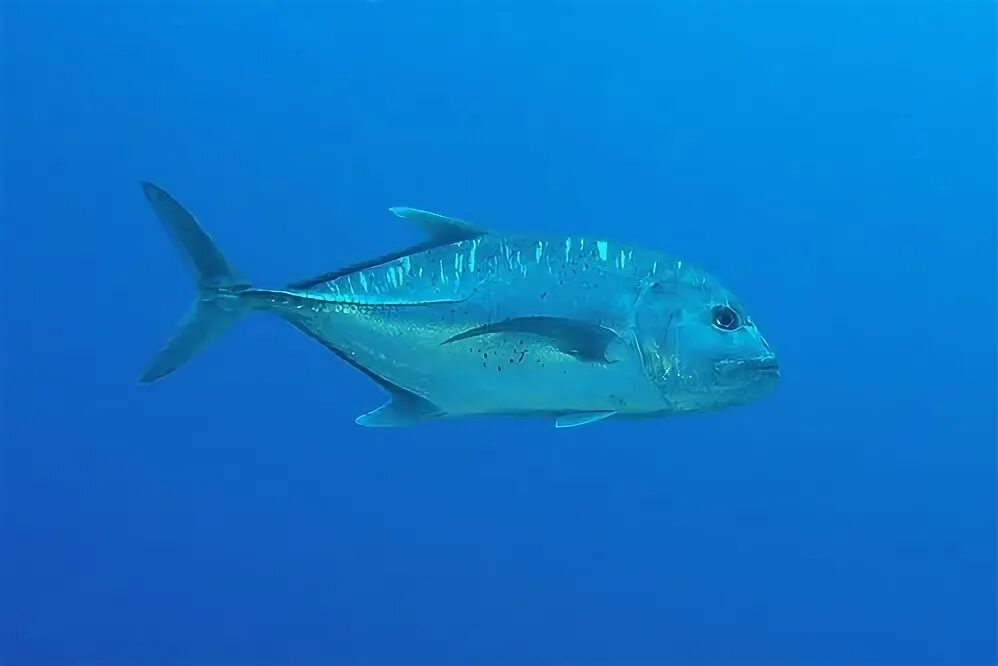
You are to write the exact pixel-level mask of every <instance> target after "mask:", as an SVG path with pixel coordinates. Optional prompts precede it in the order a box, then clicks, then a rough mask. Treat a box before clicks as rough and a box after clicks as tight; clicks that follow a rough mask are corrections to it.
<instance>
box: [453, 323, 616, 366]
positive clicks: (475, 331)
mask: <svg viewBox="0 0 998 666" xmlns="http://www.w3.org/2000/svg"><path fill="white" fill-rule="evenodd" d="M489 333H520V334H529V335H537V336H540V337H543V338H546V339H548V340H549V341H550V342H551V344H552V345H553V346H554V347H555V348H556V349H558V350H559V351H561V352H562V353H565V354H569V355H570V356H575V357H576V358H578V359H579V360H580V361H589V362H594V363H613V362H615V361H616V360H617V359H615V358H614V356H615V353H613V352H612V351H611V347H616V346H617V345H616V344H615V343H617V342H618V341H620V336H618V335H617V333H616V332H615V331H613V330H612V329H609V328H606V327H605V326H599V325H597V324H590V323H589V322H585V321H579V320H576V319H566V318H563V317H515V318H513V319H505V320H503V321H500V322H496V323H494V324H486V325H484V326H478V327H476V328H471V329H468V330H467V331H463V332H461V333H458V334H457V335H454V336H452V337H450V338H448V339H447V340H444V342H442V343H441V344H449V343H451V342H457V341H459V340H467V339H468V338H474V337H478V336H480V335H486V334H489Z"/></svg>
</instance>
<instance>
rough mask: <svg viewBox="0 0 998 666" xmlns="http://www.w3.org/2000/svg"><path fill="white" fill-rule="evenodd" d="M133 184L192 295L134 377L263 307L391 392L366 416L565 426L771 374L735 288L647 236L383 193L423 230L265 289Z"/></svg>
mask: <svg viewBox="0 0 998 666" xmlns="http://www.w3.org/2000/svg"><path fill="white" fill-rule="evenodd" d="M141 187H142V190H143V192H144V194H145V197H146V199H147V200H148V202H149V203H150V205H151V206H152V209H153V211H154V212H155V214H156V217H157V218H158V219H159V221H160V222H161V224H162V227H163V228H164V229H165V230H166V232H167V235H168V236H169V237H170V239H171V240H172V241H173V244H174V245H175V246H176V248H177V250H178V251H179V254H180V255H181V257H182V258H183V260H184V262H185V263H186V264H187V266H188V268H189V270H190V272H191V274H192V275H193V277H194V280H195V284H196V287H197V296H196V298H195V300H194V303H193V304H192V305H191V307H190V309H189V311H188V312H187V314H186V316H184V318H183V319H182V320H181V321H180V323H179V325H178V327H177V331H176V333H175V334H174V336H173V338H172V339H171V340H170V341H169V342H168V343H167V344H166V346H165V347H164V348H163V349H162V350H161V351H160V352H159V353H158V354H157V355H156V356H155V357H154V359H153V361H152V363H151V364H150V365H149V366H148V367H147V369H146V370H145V372H143V373H142V375H141V376H140V377H139V381H140V383H150V382H153V381H156V380H159V379H161V378H163V377H165V376H167V375H169V374H170V373H172V372H173V371H174V370H176V369H177V368H179V367H180V366H181V365H183V364H185V363H186V362H187V361H189V360H190V359H192V358H193V357H194V356H196V355H197V354H198V353H199V352H200V351H202V350H203V349H204V348H205V346H206V345H208V343H210V342H211V341H213V340H215V339H216V338H218V337H220V336H221V335H222V334H223V333H225V332H226V331H228V330H229V329H230V328H231V327H232V326H233V325H234V324H235V323H236V322H237V321H239V320H240V319H242V318H243V317H244V316H246V315H248V314H251V313H255V312H261V313H270V314H273V315H277V316H278V317H280V318H282V319H284V320H285V321H287V322H288V323H289V324H291V325H292V326H294V327H295V328H297V329H298V330H299V331H301V332H302V333H304V334H305V335H307V336H309V337H310V338H312V339H314V340H315V341H317V342H318V343H319V344H321V345H322V346H323V347H325V348H326V349H327V350H329V351H330V352H332V353H333V354H335V355H336V356H338V357H339V358H340V359H342V360H343V361H345V362H346V363H347V364H349V365H350V366H352V367H353V368H355V369H356V370H357V371H359V372H360V373H361V374H363V375H366V376H367V377H368V378H369V379H371V380H372V381H373V382H375V383H376V384H377V385H378V386H380V387H381V388H382V389H383V390H384V391H385V393H386V394H387V401H386V402H385V403H384V404H382V405H380V406H378V407H376V408H374V409H373V410H371V411H369V412H367V413H365V414H362V415H360V416H358V417H357V418H356V420H355V422H356V423H357V424H358V425H361V426H367V427H402V426H412V425H417V424H423V423H427V422H432V421H440V420H445V419H454V418H461V417H475V416H519V417H531V416H533V417H543V418H550V419H552V420H553V421H554V425H555V426H556V427H558V428H570V427H577V426H583V425H588V424H593V423H596V422H599V421H603V420H605V419H608V418H610V417H613V418H614V419H623V418H643V417H659V416H666V415H673V414H682V413H696V412H708V411H716V410H719V409H724V408H728V407H732V406H735V405H743V404H747V403H749V402H753V401H755V400H757V399H760V398H762V397H763V396H765V395H767V394H769V393H771V392H772V391H773V390H774V389H775V388H776V386H777V385H778V379H779V376H780V373H779V364H778V362H777V356H776V353H775V352H774V351H773V349H772V348H771V346H770V344H769V343H768V342H767V341H766V339H765V338H764V337H763V336H762V334H761V332H760V331H759V329H758V327H757V326H756V324H755V322H754V321H753V320H752V318H751V316H750V315H749V314H748V313H747V312H746V310H745V308H744V307H743V305H742V304H741V303H740V301H739V300H738V299H737V298H736V297H735V296H734V294H733V293H732V292H730V291H729V290H728V289H727V288H725V287H724V286H722V285H721V284H720V283H719V282H718V281H717V280H716V279H715V278H713V277H712V276H711V275H709V274H708V273H706V272H704V271H703V270H701V269H700V268H698V267H696V266H694V265H692V264H690V263H687V262H684V261H682V260H680V259H677V258H674V257H671V256H670V255H666V254H663V253H660V252H657V251H654V250H650V249H645V248H641V247H638V246H635V245H630V244H624V243H619V242H617V241H611V240H607V239H605V238H602V237H599V236H593V235H572V236H540V235H539V236H537V237H535V236H532V235H529V234H527V235H518V234H504V233H499V232H497V231H493V230H491V229H486V228H483V227H480V226H478V225H477V224H473V223H470V222H467V221H464V220H462V219H458V218H453V217H449V216H446V215H442V214H439V213H433V212H430V211H426V210H421V209H416V208H408V207H393V208H390V209H389V211H390V213H392V214H393V215H394V216H396V217H397V218H399V219H401V220H403V221H405V222H408V223H410V224H412V225H413V226H415V227H417V228H418V229H419V230H420V231H421V233H422V237H423V239H424V240H422V241H420V242H419V243H417V244H415V245H410V246H408V247H405V248H403V249H400V250H397V251H394V252H391V253H388V254H385V255H382V256H379V257H375V258H372V259H369V260H366V261H361V262H358V263H356V264H353V265H350V266H346V267H344V268H341V269H338V270H334V271H331V272H328V273H324V274H322V275H318V276H315V277H312V278H307V279H302V280H298V281H297V282H292V283H290V284H287V285H285V286H283V287H279V288H272V289H268V288H260V287H257V286H255V285H253V284H252V283H250V282H249V281H247V280H246V279H245V278H244V277H243V276H242V274H241V273H240V272H239V271H238V270H236V268H235V267H234V266H233V265H232V264H231V263H229V260H228V259H227V258H226V257H225V256H224V255H223V254H222V253H221V252H220V251H219V249H218V247H217V246H216V244H215V242H214V241H213V240H212V238H211V236H209V235H208V233H207V232H206V231H205V230H204V229H203V228H202V226H201V224H200V223H199V222H198V221H197V219H196V218H195V217H194V215H193V214H192V213H191V212H190V211H189V210H187V208H185V207H184V206H183V205H182V204H181V203H179V202H178V201H177V200H176V199H174V198H173V196H172V195H170V194H169V193H168V192H167V191H166V190H164V189H162V188H160V187H159V186H157V185H155V184H153V183H150V182H145V181H143V182H141Z"/></svg>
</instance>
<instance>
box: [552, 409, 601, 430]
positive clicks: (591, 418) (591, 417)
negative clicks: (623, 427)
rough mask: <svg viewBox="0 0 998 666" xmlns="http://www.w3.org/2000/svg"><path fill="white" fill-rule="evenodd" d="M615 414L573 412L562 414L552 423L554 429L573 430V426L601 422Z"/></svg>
mask: <svg viewBox="0 0 998 666" xmlns="http://www.w3.org/2000/svg"><path fill="white" fill-rule="evenodd" d="M616 413H617V412H575V413H574V414H563V415H561V416H559V417H558V420H557V421H555V422H554V427H555V428H574V427H575V426H581V425H588V424H590V423H596V422H597V421H602V420H603V419H605V418H608V417H610V416H613V415H614V414H616Z"/></svg>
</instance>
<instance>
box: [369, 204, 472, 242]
mask: <svg viewBox="0 0 998 666" xmlns="http://www.w3.org/2000/svg"><path fill="white" fill-rule="evenodd" d="M388 210H390V211H391V212H392V213H393V214H394V215H396V216H398V217H400V218H402V219H403V220H409V221H410V222H413V223H415V224H417V225H419V227H420V228H421V229H422V230H423V231H424V232H425V233H426V235H427V237H428V238H429V239H430V240H432V241H436V242H437V243H439V244H440V245H446V244H448V243H456V242H458V241H463V240H470V239H472V238H478V237H479V236H484V235H485V234H487V233H488V232H487V231H486V230H485V229H481V228H479V227H476V226H475V225H473V224H471V223H470V222H465V221H464V220H459V219H457V218H456V217H447V216H446V215H440V214H439V213H431V212H429V211H426V210H419V209H418V208H407V207H405V206H395V207H393V208H389V209H388Z"/></svg>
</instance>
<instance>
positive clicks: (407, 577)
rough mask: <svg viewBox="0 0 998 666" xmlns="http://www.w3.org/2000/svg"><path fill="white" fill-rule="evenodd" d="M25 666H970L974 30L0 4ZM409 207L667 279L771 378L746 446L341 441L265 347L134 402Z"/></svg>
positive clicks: (538, 436)
mask: <svg viewBox="0 0 998 666" xmlns="http://www.w3.org/2000/svg"><path fill="white" fill-rule="evenodd" d="M0 16H2V23H3V34H2V39H0V44H2V46H0V52H2V55H3V67H2V68H0V69H2V77H3V78H2V86H3V88H2V91H3V94H2V102H0V104H2V107H0V108H2V111H0V113H2V116H0V125H2V131H3V135H2V136H3V157H2V160H3V180H2V184H3V191H2V197H3V201H2V204H3V207H2V216H0V225H2V234H3V244H2V247H3V263H2V267H3V268H2V277H3V280H2V283H3V293H4V297H3V318H4V323H3V328H2V331H0V345H2V347H0V349H2V359H3V369H2V372H3V375H2V376H3V380H4V381H3V386H4V394H3V412H2V418H3V421H2V444H0V447H2V449H0V451H2V467H0V474H2V477H0V480H2V486H0V493H2V495H0V519H2V523H0V526H2V530H0V535H2V547H3V548H2V551H0V552H2V554H0V562H2V564H3V567H2V574H0V575H2V578H0V590H2V592H0V609H2V630H3V631H2V647H0V663H2V664H4V665H5V666H7V665H11V666H14V665H34V664H40V665H53V666H62V665H67V666H68V665H76V664H96V665H102V666H103V665H115V666H117V665H122V666H140V665H142V666H144V665H147V664H148V665H159V664H180V665H186V664H192V665H195V664H196V665H199V666H200V665H214V664H233V665H236V664H238V665H246V664H261V665H267V666H270V665H279V664H295V665H306V664H307V665H313V664H316V665H317V664H393V665H394V664H398V665H403V664H406V665H407V664H428V665H431V664H432V665H438V664H462V665H467V664H516V665H527V664H613V665H617V664H637V663H641V664H670V665H672V664H723V665H728V664H744V663H753V664H772V663H780V664H846V663H849V664H853V663H864V664H905V665H910V664H960V665H976V664H986V663H994V661H995V638H996V637H995V626H996V608H995V586H996V575H995V565H996V546H995V525H996V508H995V493H996V483H995V474H996V456H995V435H996V433H995V418H996V417H995V404H996V390H995V369H996V354H995V334H996V327H995V315H996V299H995V291H996V275H995V263H996V258H995V254H996V249H995V248H996V232H995V222H996V211H995V206H996V203H995V201H996V168H995V151H996V137H995V135H996V129H995V86H996V75H995V58H994V49H995V9H994V6H993V5H990V3H983V2H981V3H944V2H936V3H931V2H922V3H900V2H899V3H859V2H853V3H831V2H830V3H789V2H779V3H734V2H729V3H721V2H703V3H666V2H654V3H653V2H651V1H650V0H648V1H646V2H636V3H617V2H614V3H611V2H609V1H608V0H606V1H603V2H567V1H557V2H534V3H529V4H528V3H522V4H521V5H517V4H514V3H512V2H502V3H472V2H457V1H451V2H445V1H444V0H432V1H426V2H412V1H403V0H381V1H380V2H364V1H360V0H358V1H347V0H340V1H337V2H331V3H325V4H324V5H320V4H319V3H309V4H299V3H278V2H249V1H247V2H242V3H235V2H216V3H197V4H195V3H183V4H179V3H178V4H174V3H169V2H157V3H153V2H132V3H128V2H123V1H120V2H98V1H97V0H93V1H92V2H55V0H49V1H48V2H38V1H33V2H32V1H29V0H13V1H12V0H8V1H7V2H5V3H3V5H2V8H0ZM140 179H150V180H153V181H155V182H157V183H159V184H160V185H162V186H163V187H165V188H167V189H168V190H170V191H171V192H172V193H174V194H175V195H176V196H177V197H178V198H179V199H180V200H182V201H183V202H184V203H186V204H187V205H189V206H190V207H191V208H192V209H193V210H194V211H195V213H196V214H197V215H198V216H199V218H200V219H201V220H202V222H204V224H205V225H206V227H207V228H208V229H209V230H210V231H211V232H212V233H213V235H214V236H215V238H216V240H217V241H218V242H219V244H220V245H221V246H222V247H223V249H224V250H225V252H226V253H227V255H228V256H229V258H230V259H232V261H233V262H234V263H235V264H237V265H238V266H239V268H240V269H241V270H242V271H243V272H244V273H245V274H247V275H249V276H250V277H251V278H252V279H253V280H254V282H255V283H257V284H260V285H264V286H273V285H279V284H283V283H285V282H287V281H290V280H293V279H298V278H303V277H307V276H309V275H311V274H315V273H321V272H324V271H327V270H331V269H333V268H336V267H338V266H342V265H344V264H348V263H351V262H353V261H356V260H359V259H364V258H366V257H368V256H371V255H373V254H380V253H383V252H386V251H389V250H392V249H395V248H397V247H399V246H401V245H403V244H408V243H411V242H413V241H414V240H415V239H416V235H415V234H414V232H413V231H412V230H411V229H408V228H406V227H405V225H404V224H403V223H400V222H399V221H397V220H395V219H393V218H392V217H391V216H390V215H389V214H388V213H387V211H386V209H387V207H389V206H394V205H408V206H415V207H420V208H427V209H430V210H436V211H441V212H444V213H449V214H453V215H458V216H461V217H465V218H467V219H470V220H473V221H475V222H477V223H479V224H482V225H485V226H489V227H492V228H494V229H498V230H510V231H529V232H534V231H536V232H560V231H568V232H577V233H583V232H585V233H591V234H601V235H609V236H611V237H613V238H620V239H622V240H628V241H634V242H637V243H639V244H643V245H648V246H650V247H656V248H659V249H662V250H664V251H667V252H671V253H675V254H677V255H679V256H681V257H683V258H685V259H686V260H688V261H691V262H696V263H698V264H700V265H702V266H704V267H705V268H707V269H708V270H710V271H711V272H713V273H714V274H715V275H716V276H717V277H718V278H719V279H721V280H722V281H723V282H724V283H725V284H726V285H728V286H729V287H730V288H731V289H732V290H734V291H735V292H736V293H737V294H738V295H739V296H740V298H741V299H742V300H743V301H744V302H745V303H746V305H747V307H748V308H749V310H750V312H751V313H752V314H753V316H754V318H755V319H756V321H757V322H758V323H759V325H760V326H761V327H762V329H763V331H764V332H765V334H766V336H767V337H768V338H769V340H770V342H772V343H773V345H774V346H775V347H776V348H777V349H778V351H779V354H780V358H781V361H782V367H783V379H782V383H781V386H780V389H779V390H778V392H777V393H775V394H774V395H772V396H770V397H769V398H767V399H765V400H763V401H761V402H758V403H755V404H752V405H748V406H745V407H741V408H737V409H732V410H729V411H725V412H721V413H717V414H709V415H701V416H689V417H683V418H675V419H662V420H649V421H635V422H629V421H614V420H612V419H611V420H608V421H604V422H602V423H599V424H596V425H593V426H589V427H586V428H578V429H571V430H567V431H555V429H554V428H553V427H552V424H551V423H549V422H545V421H530V420H528V421H520V420H492V419H477V420H467V421H461V422H448V423H438V424H432V425H428V426H424V427H419V428H414V429H403V430H391V431H389V430H366V429H361V428H358V427H356V426H355V425H354V424H353V418H354V417H355V416H356V415H357V414H359V413H362V412H365V411H367V410H369V409H371V408H372V407H374V406H376V405H378V404H379V403H380V402H381V401H382V400H383V395H382V393H381V391H380V390H379V389H378V388H377V387H376V386H375V385H373V384H372V383H371V382H369V381H368V380H367V379H366V378H364V377H363V376H362V375H360V374H359V373H357V372H356V371H353V370H351V369H350V368H349V367H347V366H345V365H344V364H343V363H342V362H340V361H339V360H338V359H337V358H335V357H334V356H333V355H332V354H330V353H328V352H327V351H326V350H324V349H323V348H321V347H320V346H319V345H317V344H315V342H313V341H312V340H309V339H307V338H305V337H304V336H302V335H300V334H299V333H298V332H297V331H295V330H293V329H292V328H291V327H289V326H287V325H286V324H284V323H282V322H280V321H279V320H277V319H276V318H275V319H272V318H266V317H257V318H252V319H250V320H247V321H245V322H243V323H242V324H241V325H240V326H238V327H237V328H236V329H235V330H233V331H232V332H231V334H229V335H228V336H227V337H226V338H225V339H224V341H222V342H220V343H217V344H215V345H213V346H212V347H211V348H210V349H208V350H207V351H206V352H205V353H204V354H203V355H201V356H199V357H198V358H197V359H196V360H195V361H193V362H192V363H190V364H189V365H187V366H185V367H184V368H183V369H182V370H180V371H179V372H177V373H176V374H175V375H173V376H171V377H169V378H167V379H166V380H164V381H162V382H160V383H157V384H154V385H151V386H139V385H137V384H136V381H135V380H136V378H137V376H138V374H139V372H140V371H141V370H142V369H144V367H145V366H146V364H147V363H148V361H149V359H150V358H151V357H152V355H153V354H154V352H155V351H157V350H158V349H159V348H160V346H161V345H162V343H163V342H164V341H165V340H166V339H167V338H168V337H169V336H170V335H171V333H172V331H173V327H174V324H175V321H176V320H177V318H178V317H179V316H180V315H181V314H182V313H183V311H184V310H185V309H186V307H187V304H188V302H189V301H190V299H191V298H192V296H193V291H192V286H191V284H190V280H189V278H188V275H187V273H186V271H185V270H184V267H183V265H182V264H181V262H180V261H179V260H178V258H177V256H176V255H175V253H174V251H173V249H172V248H171V246H170V245H169V243H168V242H167V239H166V238H165V236H164V234H163V232H162V230H161V229H160V227H159V226H158V224H157V223H156V221H155V218H154V217H153V215H152V213H151V211H150V210H149V209H148V207H147V205H146V202H145V201H144V199H143V197H142V195H141V192H140V190H139V187H138V181H139V180H140Z"/></svg>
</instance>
